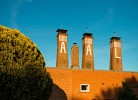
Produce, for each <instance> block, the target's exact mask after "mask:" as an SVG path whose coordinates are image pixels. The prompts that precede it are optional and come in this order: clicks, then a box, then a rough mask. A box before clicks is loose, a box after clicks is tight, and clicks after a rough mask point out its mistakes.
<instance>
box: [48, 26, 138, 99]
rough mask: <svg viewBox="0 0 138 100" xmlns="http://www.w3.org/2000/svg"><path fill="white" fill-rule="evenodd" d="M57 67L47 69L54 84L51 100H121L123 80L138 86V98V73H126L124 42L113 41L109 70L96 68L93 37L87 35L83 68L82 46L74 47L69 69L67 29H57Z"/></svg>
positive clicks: (84, 45)
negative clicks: (122, 45) (80, 47)
mask: <svg viewBox="0 0 138 100" xmlns="http://www.w3.org/2000/svg"><path fill="white" fill-rule="evenodd" d="M57 32H58V35H57V62H56V68H50V67H48V68H47V71H48V72H49V73H50V74H51V77H52V79H53V82H54V87H53V93H52V96H51V98H50V100H99V99H102V100H103V99H108V100H109V99H110V100H117V91H118V90H119V89H120V88H121V86H122V81H126V82H128V83H129V84H130V85H132V86H134V87H135V88H133V90H134V92H135V93H136V94H137V95H138V88H137V86H138V72H123V71H122V70H123V67H122V55H121V40H120V38H119V37H112V38H111V41H110V68H109V70H107V71H105V70H95V69H94V54H93V36H92V34H90V33H84V34H83V38H82V46H83V51H82V69H81V68H80V66H79V53H78V52H79V47H78V46H77V44H76V43H75V44H74V45H73V46H72V57H71V58H72V60H71V67H69V66H68V46H67V36H68V35H67V30H63V29H58V30H57Z"/></svg>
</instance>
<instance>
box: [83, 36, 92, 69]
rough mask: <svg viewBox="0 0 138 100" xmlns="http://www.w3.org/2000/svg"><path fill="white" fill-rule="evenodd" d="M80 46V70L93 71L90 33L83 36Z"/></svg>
mask: <svg viewBox="0 0 138 100" xmlns="http://www.w3.org/2000/svg"><path fill="white" fill-rule="evenodd" d="M82 45H83V52H82V69H92V70H94V55H93V36H92V34H91V33H84V34H83V38H82Z"/></svg>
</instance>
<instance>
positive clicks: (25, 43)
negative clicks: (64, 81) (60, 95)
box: [0, 26, 53, 100]
mask: <svg viewBox="0 0 138 100" xmlns="http://www.w3.org/2000/svg"><path fill="white" fill-rule="evenodd" d="M52 84H53V82H52V79H51V77H50V74H49V73H48V72H46V68H45V61H44V59H43V55H42V54H41V52H40V51H39V50H38V48H37V46H36V45H35V44H34V43H33V42H32V41H31V40H30V39H29V38H28V37H26V36H24V35H23V34H22V33H20V32H19V31H18V30H12V29H10V28H6V27H4V26H0V100H48V99H49V97H50V95H51V93H52Z"/></svg>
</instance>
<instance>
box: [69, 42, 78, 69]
mask: <svg viewBox="0 0 138 100" xmlns="http://www.w3.org/2000/svg"><path fill="white" fill-rule="evenodd" d="M71 53H72V54H71V68H73V69H79V47H78V46H77V43H73V46H72V48H71Z"/></svg>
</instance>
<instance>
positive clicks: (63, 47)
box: [56, 29, 68, 68]
mask: <svg viewBox="0 0 138 100" xmlns="http://www.w3.org/2000/svg"><path fill="white" fill-rule="evenodd" d="M57 32H58V34H57V59H56V67H58V68H68V42H67V36H68V35H67V33H66V32H67V30H63V29H58V30H57Z"/></svg>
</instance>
